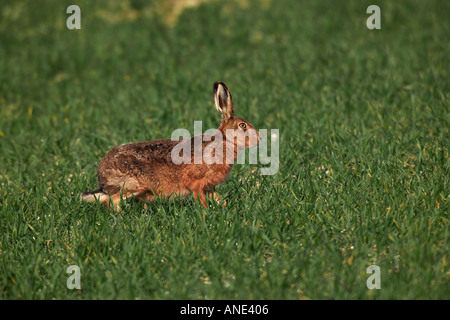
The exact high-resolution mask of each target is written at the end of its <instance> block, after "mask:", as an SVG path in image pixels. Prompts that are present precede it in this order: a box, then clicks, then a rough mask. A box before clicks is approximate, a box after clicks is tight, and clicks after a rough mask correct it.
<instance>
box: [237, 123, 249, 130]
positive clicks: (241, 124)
mask: <svg viewBox="0 0 450 320" xmlns="http://www.w3.org/2000/svg"><path fill="white" fill-rule="evenodd" d="M239 127H241V128H242V129H245V128H247V125H246V124H245V123H244V122H241V123H239Z"/></svg>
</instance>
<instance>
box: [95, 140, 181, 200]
mask: <svg viewBox="0 0 450 320" xmlns="http://www.w3.org/2000/svg"><path fill="white" fill-rule="evenodd" d="M177 143H178V141H172V140H170V139H164V140H154V141H145V142H136V143H129V144H124V145H121V146H118V147H114V148H112V149H111V150H110V151H109V152H108V153H107V154H106V155H105V157H104V158H103V159H102V160H101V161H100V164H99V166H98V172H97V174H98V180H99V184H100V187H101V188H102V189H103V190H105V191H109V192H114V190H116V189H117V188H121V187H123V186H124V184H130V182H131V181H133V184H144V185H148V183H150V182H153V183H158V180H159V176H160V175H161V174H166V175H167V173H169V172H172V170H170V169H171V168H170V167H172V166H173V163H172V161H171V152H172V149H173V147H174V146H175V145H176V144H177ZM153 183H152V184H153ZM108 189H110V190H108ZM113 189H114V190H113Z"/></svg>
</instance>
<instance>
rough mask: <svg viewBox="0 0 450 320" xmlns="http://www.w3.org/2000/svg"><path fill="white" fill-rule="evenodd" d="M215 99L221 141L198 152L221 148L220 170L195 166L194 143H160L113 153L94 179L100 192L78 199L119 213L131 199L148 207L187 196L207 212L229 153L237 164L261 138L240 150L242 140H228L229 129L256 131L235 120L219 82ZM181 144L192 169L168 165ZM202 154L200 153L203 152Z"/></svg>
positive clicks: (223, 175)
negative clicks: (188, 147)
mask: <svg viewBox="0 0 450 320" xmlns="http://www.w3.org/2000/svg"><path fill="white" fill-rule="evenodd" d="M214 99H215V103H216V108H217V110H219V111H220V112H221V113H222V123H221V125H220V127H219V128H218V129H217V130H218V131H220V133H221V134H222V135H221V137H222V139H221V140H219V139H211V135H209V136H208V137H207V138H208V139H204V140H207V141H203V139H202V144H201V147H202V151H204V150H205V148H206V147H208V146H209V147H212V146H216V147H217V148H222V150H223V161H222V163H221V164H217V163H213V164H207V163H205V161H204V160H205V159H202V163H201V164H194V139H195V137H193V138H191V139H186V140H181V141H172V140H170V139H164V140H154V141H146V142H137V143H130V144H126V145H122V146H118V147H113V148H112V149H111V150H110V151H109V152H108V153H107V154H106V156H105V157H104V158H103V159H102V160H101V161H100V164H99V166H98V170H97V176H98V184H99V187H100V189H99V190H97V191H93V192H83V193H82V194H81V195H80V196H81V199H83V200H85V201H89V202H95V201H99V202H100V203H103V204H105V205H109V203H110V201H112V204H113V205H114V207H115V208H116V209H120V206H119V204H120V200H121V199H126V198H130V197H134V198H135V199H137V200H143V201H146V202H151V201H153V200H154V199H155V197H159V196H162V197H163V198H170V197H172V196H174V195H179V196H186V195H188V194H190V193H191V192H192V193H193V195H194V197H195V199H196V200H197V199H198V200H199V201H200V202H201V203H202V204H203V205H204V206H205V207H207V203H206V195H207V194H210V193H211V194H212V196H213V198H214V199H215V200H216V201H220V199H219V196H218V195H217V193H216V192H215V190H214V187H215V186H217V185H219V184H221V183H223V182H224V181H225V180H226V178H227V177H228V175H229V174H230V171H231V167H232V164H231V163H226V161H225V155H226V152H227V148H228V152H230V151H234V152H233V159H236V157H237V155H238V152H239V151H240V150H242V149H244V148H246V147H249V146H252V145H256V144H258V142H259V132H258V131H256V130H255V131H254V132H255V133H256V142H255V141H253V142H252V141H251V139H250V138H246V139H245V144H244V145H242V140H241V141H240V142H239V141H238V140H237V139H236V138H235V139H233V137H227V135H226V130H227V129H235V130H238V131H237V134H238V135H239V134H243V133H244V132H245V131H246V130H249V129H253V130H254V127H253V126H252V125H251V124H250V123H249V122H248V121H246V120H244V119H242V118H238V117H235V116H234V106H233V103H232V100H231V93H230V92H229V90H228V88H227V87H226V86H225V84H223V83H217V82H216V83H215V84H214ZM242 123H245V129H243V128H242V127H240V125H241V126H243V124H242ZM239 130H240V131H239ZM251 132H253V131H251ZM204 137H206V136H205V134H203V135H202V138H204ZM219 137H220V136H219ZM197 138H199V137H197ZM227 139H228V141H231V144H230V143H228V144H227ZM230 139H233V140H234V141H232V140H230ZM209 140H212V141H209ZM179 143H190V144H191V163H190V164H184V163H181V164H178V165H177V164H174V163H173V162H172V158H171V153H172V150H173V148H174V147H175V146H176V145H178V144H179ZM239 143H240V144H241V145H239ZM230 146H231V147H230ZM231 148H233V150H231ZM202 154H204V153H203V152H202ZM212 156H214V154H213V155H212Z"/></svg>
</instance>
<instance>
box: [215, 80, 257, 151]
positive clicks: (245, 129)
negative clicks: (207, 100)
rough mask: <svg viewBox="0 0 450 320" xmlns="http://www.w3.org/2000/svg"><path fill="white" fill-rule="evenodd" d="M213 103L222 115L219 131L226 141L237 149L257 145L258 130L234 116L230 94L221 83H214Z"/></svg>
mask: <svg viewBox="0 0 450 320" xmlns="http://www.w3.org/2000/svg"><path fill="white" fill-rule="evenodd" d="M214 103H215V106H216V109H217V110H218V111H219V112H220V113H221V114H222V123H221V125H220V127H219V130H220V131H221V132H222V134H223V136H224V137H225V138H226V139H227V140H229V141H233V142H234V144H235V145H236V146H237V147H238V149H242V148H249V147H253V146H256V145H258V144H259V132H258V130H256V129H255V127H254V126H253V125H252V124H251V123H250V122H248V121H247V120H244V119H242V118H239V117H236V116H235V115H234V106H233V100H232V98H231V92H230V90H228V88H227V86H226V85H225V83H223V82H216V83H214Z"/></svg>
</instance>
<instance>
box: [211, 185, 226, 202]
mask: <svg viewBox="0 0 450 320" xmlns="http://www.w3.org/2000/svg"><path fill="white" fill-rule="evenodd" d="M211 195H212V197H213V199H214V200H216V202H217V203H218V204H221V205H222V206H224V207H225V205H226V204H227V202H226V201H225V200H222V199H221V198H220V196H219V194H218V193H217V191H216V188H214V187H213V188H212V192H211Z"/></svg>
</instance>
